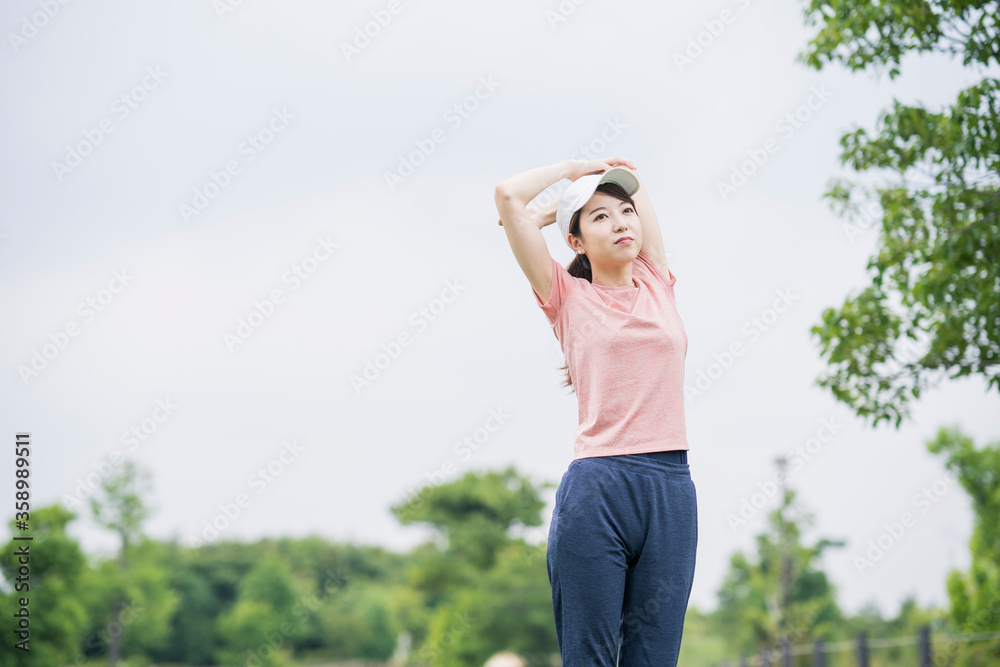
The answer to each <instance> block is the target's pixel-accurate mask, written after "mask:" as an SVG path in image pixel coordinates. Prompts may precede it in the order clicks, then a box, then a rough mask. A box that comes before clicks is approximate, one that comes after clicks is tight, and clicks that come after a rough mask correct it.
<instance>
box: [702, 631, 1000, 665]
mask: <svg viewBox="0 0 1000 667" xmlns="http://www.w3.org/2000/svg"><path fill="white" fill-rule="evenodd" d="M991 640H993V641H997V642H998V643H1000V632H974V633H967V634H952V633H938V634H936V635H933V636H932V635H931V629H930V626H924V627H922V628H920V634H918V635H912V636H908V637H890V638H879V639H870V638H869V637H868V633H867V632H866V631H864V630H862V631H861V632H859V633H858V634H857V637H856V638H855V639H854V640H853V641H842V642H831V643H829V644H828V643H826V642H824V641H823V640H822V639H816V640H814V641H813V642H812V643H811V644H799V645H795V646H793V645H791V642H789V641H788V640H787V639H785V640H782V641H781V642H780V643H779V645H778V646H775V647H774V648H772V649H764V650H762V651H760V653H758V654H756V655H753V656H750V657H747V656H740V657H739V660H738V661H737V662H723V663H720V664H719V665H717V667H874V666H875V665H879V664H881V665H893V666H895V665H901V666H902V665H912V666H913V667H949V666H950V665H953V664H954V663H955V661H956V660H957V658H958V657H959V653H960V647H961V645H962V644H963V643H965V642H978V641H991ZM997 664H998V665H1000V662H998V663H997Z"/></svg>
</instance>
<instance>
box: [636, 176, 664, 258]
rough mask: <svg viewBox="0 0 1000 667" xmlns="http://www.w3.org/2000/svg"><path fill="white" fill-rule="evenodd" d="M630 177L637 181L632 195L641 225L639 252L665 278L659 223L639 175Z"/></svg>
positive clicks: (661, 235)
mask: <svg viewBox="0 0 1000 667" xmlns="http://www.w3.org/2000/svg"><path fill="white" fill-rule="evenodd" d="M632 175H633V176H635V177H636V180H638V181H639V189H638V190H636V192H635V194H634V195H632V201H634V202H635V208H636V211H635V212H636V214H637V215H638V216H639V222H640V223H641V224H642V247H641V248H640V250H641V251H642V252H643V254H645V255H646V256H647V257H649V259H650V260H651V261H652V262H653V264H656V266H657V268H659V269H660V271H661V272H662V273H663V275H665V276H669V275H670V274H669V273H668V272H667V254H666V252H665V251H664V249H663V234H662V232H661V231H660V221H659V220H658V219H657V218H656V211H655V210H654V209H653V202H652V201H650V199H649V193H648V192H646V184H645V183H643V182H642V179H641V178H639V174H637V173H635V171H633V172H632Z"/></svg>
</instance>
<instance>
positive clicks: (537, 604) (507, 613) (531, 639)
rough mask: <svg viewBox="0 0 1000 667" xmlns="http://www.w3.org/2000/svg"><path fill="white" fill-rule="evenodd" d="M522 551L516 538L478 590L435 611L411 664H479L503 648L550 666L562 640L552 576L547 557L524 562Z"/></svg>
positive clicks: (473, 588) (460, 593) (467, 590)
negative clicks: (557, 624) (550, 582)
mask: <svg viewBox="0 0 1000 667" xmlns="http://www.w3.org/2000/svg"><path fill="white" fill-rule="evenodd" d="M524 547H525V544H524V543H523V542H522V541H521V540H515V541H513V542H512V543H511V544H509V545H507V546H506V547H504V548H503V549H501V550H500V551H499V552H498V553H497V558H496V563H495V565H494V567H493V568H491V569H490V570H489V571H487V572H486V573H484V574H483V575H482V576H481V577H480V578H479V579H478V580H477V581H476V584H475V585H474V586H469V587H466V588H463V589H461V590H460V591H458V592H457V594H456V596H455V598H454V600H453V601H451V602H449V603H447V604H444V605H442V606H441V607H439V608H438V609H437V610H436V612H435V615H434V617H433V619H432V621H431V625H430V633H429V635H428V637H427V640H426V641H425V642H424V643H423V645H422V647H421V649H420V650H419V651H417V652H416V653H415V655H414V656H413V662H412V663H411V664H432V665H441V667H464V666H465V665H481V664H483V663H484V662H486V660H487V659H488V658H489V657H490V656H491V655H493V654H494V653H497V652H499V651H504V650H507V651H512V652H514V653H517V654H519V655H521V656H524V657H525V658H526V659H527V661H528V664H529V666H530V667H544V666H547V665H551V664H552V657H553V655H556V656H558V654H559V642H558V638H557V637H556V628H555V618H554V617H553V615H552V591H551V588H550V586H549V579H548V573H547V572H546V570H545V567H544V564H545V563H544V559H542V560H538V559H532V558H525V549H524Z"/></svg>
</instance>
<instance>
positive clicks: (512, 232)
mask: <svg viewBox="0 0 1000 667" xmlns="http://www.w3.org/2000/svg"><path fill="white" fill-rule="evenodd" d="M618 165H624V166H627V167H629V168H630V169H635V165H633V164H632V162H631V161H630V160H626V159H624V158H620V157H614V158H610V159H608V160H562V161H561V162H557V163H555V164H550V165H548V166H547V167H537V168H535V169H529V170H528V171H525V172H522V173H520V174H518V175H516V176H511V177H510V178H508V179H507V180H505V181H503V182H501V183H499V184H498V185H497V186H496V188H495V189H494V191H493V199H494V200H495V201H496V205H497V211H499V212H500V224H502V225H503V229H504V232H506V233H507V241H508V243H510V248H511V250H513V251H514V257H515V258H516V259H517V263H518V264H519V265H520V267H521V271H523V272H524V275H525V276H526V277H527V278H528V282H529V283H531V287H532V289H534V290H535V293H536V294H538V297H539V298H540V299H541V300H542V302H543V303H548V300H549V292H550V290H551V289H552V256H551V255H549V248H548V246H547V245H546V244H545V237H543V236H542V232H541V227H544V226H545V224H541V225H539V224H538V223H536V222H535V221H534V220H533V219H532V217H531V214H530V213H529V212H528V210H527V207H528V202H529V201H531V200H532V199H534V198H535V197H537V196H538V194H539V193H540V192H541V191H542V190H544V189H545V188H547V187H549V186H550V185H552V184H553V183H555V182H557V181H560V180H562V179H564V178H568V179H569V180H571V181H575V180H576V179H578V178H580V177H581V176H584V175H586V174H601V173H604V172H605V171H607V170H608V169H610V168H611V167H614V166H618ZM544 218H545V219H544V220H543V221H544V222H545V223H546V224H551V223H552V222H555V216H554V215H545V216H544Z"/></svg>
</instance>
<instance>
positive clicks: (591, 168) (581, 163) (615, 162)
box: [569, 157, 635, 181]
mask: <svg viewBox="0 0 1000 667" xmlns="http://www.w3.org/2000/svg"><path fill="white" fill-rule="evenodd" d="M569 164H570V175H569V180H571V181H575V180H576V179H578V178H580V177H581V176H586V175H587V174H603V173H604V172H605V171H607V170H608V169H610V168H611V167H619V166H623V167H628V168H629V169H635V164H633V162H632V161H631V160H627V159H625V158H623V157H613V158H608V159H607V160H570V161H569Z"/></svg>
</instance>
